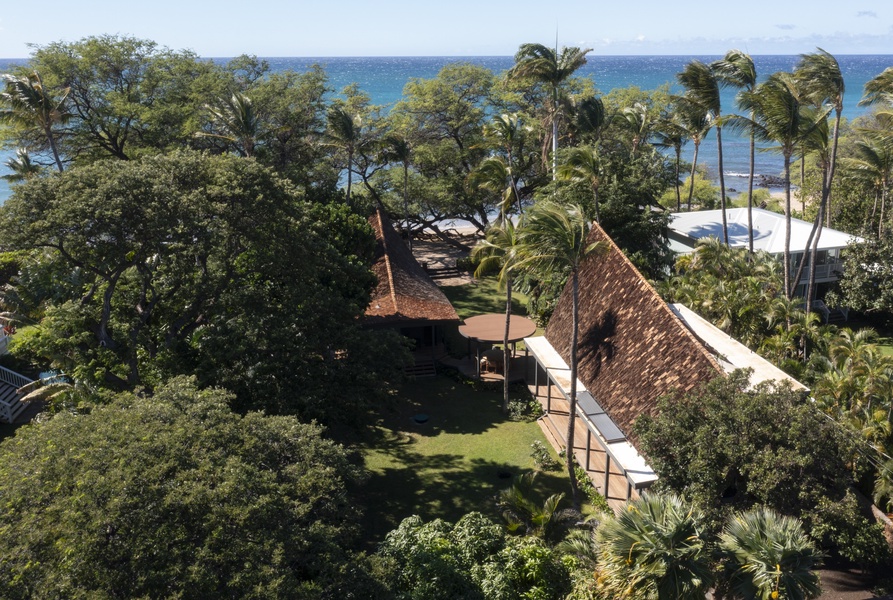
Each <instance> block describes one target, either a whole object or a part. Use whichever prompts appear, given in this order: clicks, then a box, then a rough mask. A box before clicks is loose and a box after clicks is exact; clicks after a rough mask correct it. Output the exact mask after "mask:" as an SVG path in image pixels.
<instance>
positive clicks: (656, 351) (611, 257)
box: [546, 225, 722, 437]
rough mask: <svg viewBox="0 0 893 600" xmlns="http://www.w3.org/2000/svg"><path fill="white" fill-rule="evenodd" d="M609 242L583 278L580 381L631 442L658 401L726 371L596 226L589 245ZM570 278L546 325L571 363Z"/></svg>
mask: <svg viewBox="0 0 893 600" xmlns="http://www.w3.org/2000/svg"><path fill="white" fill-rule="evenodd" d="M599 240H604V241H607V242H609V244H610V246H611V250H610V252H608V254H607V255H605V256H601V257H598V258H594V259H591V260H589V261H587V262H585V263H584V264H583V267H582V268H581V270H580V274H579V284H580V287H579V293H580V295H579V300H580V305H579V306H580V312H579V318H580V326H579V347H578V348H579V349H578V352H577V355H578V360H579V363H578V364H579V368H578V378H579V380H580V381H581V382H582V383H583V384H584V385H585V386H586V389H587V390H588V391H589V392H590V393H591V394H592V396H593V397H594V398H595V399H596V401H597V402H598V403H599V404H600V405H601V406H602V407H603V408H604V409H605V411H606V412H607V413H608V415H609V416H610V417H611V419H612V420H613V421H614V422H615V423H616V424H617V426H618V427H620V429H621V430H622V431H623V433H624V434H626V436H627V437H631V436H630V434H631V432H632V426H633V423H634V422H635V420H636V418H637V417H638V416H639V415H641V414H643V413H644V414H652V415H653V414H656V413H657V399H658V398H659V397H660V396H662V395H664V394H666V393H667V392H669V391H670V390H672V389H679V390H683V391H688V390H691V389H692V388H694V387H695V386H697V385H698V384H699V383H700V382H702V381H705V380H708V379H711V378H713V377H715V376H716V375H718V374H719V373H721V372H722V371H721V368H720V366H719V364H718V363H717V362H716V361H715V360H714V359H713V357H712V356H711V355H710V353H709V352H708V351H707V350H706V349H705V348H704V346H703V345H702V344H701V343H700V342H699V341H698V340H697V338H695V337H694V336H693V335H692V333H691V332H690V331H689V330H688V328H686V327H685V325H683V323H682V322H681V321H680V320H679V319H678V318H677V317H676V315H674V314H673V312H672V311H671V310H670V308H669V306H668V305H667V303H666V302H664V301H663V300H662V299H661V298H660V296H659V295H658V294H657V292H656V291H655V290H654V288H652V287H651V285H650V284H649V283H648V282H647V281H646V280H645V278H644V277H642V275H641V274H640V273H639V271H638V270H637V269H636V268H635V267H634V266H633V264H632V263H631V262H630V261H629V260H628V259H627V258H626V257H625V256H624V255H623V253H622V252H621V251H620V249H619V248H618V247H617V246H616V245H615V244H614V242H613V241H612V240H611V238H610V237H608V235H607V234H606V233H605V232H604V230H602V228H601V227H599V226H598V225H593V227H592V232H591V233H590V236H589V242H595V241H599ZM572 301H573V299H572V290H571V285H570V281H568V284H567V286H565V288H564V292H563V293H562V295H561V298H560V300H559V302H558V305H557V306H556V308H555V313H554V314H553V316H552V319H551V320H550V321H549V325H548V327H547V328H546V339H547V340H548V341H549V343H551V344H552V346H553V347H554V348H555V350H556V351H557V352H558V353H559V354H560V355H561V357H562V358H563V359H564V360H565V361H566V362H567V363H568V364H570V340H571V327H572V318H571V308H572Z"/></svg>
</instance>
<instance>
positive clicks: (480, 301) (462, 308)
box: [440, 277, 527, 319]
mask: <svg viewBox="0 0 893 600" xmlns="http://www.w3.org/2000/svg"><path fill="white" fill-rule="evenodd" d="M440 289H441V291H443V293H444V294H446V297H447V298H448V299H449V301H450V302H451V303H452V305H453V307H454V308H455V309H456V312H457V313H458V314H459V318H460V319H467V318H468V317H473V316H475V315H482V314H485V313H504V312H505V292H504V291H500V290H499V286H498V285H497V283H496V278H495V277H482V278H480V279H475V280H474V281H473V282H472V283H470V284H466V285H449V286H443V287H441V288H440ZM512 313H514V314H516V315H524V316H526V315H527V296H525V295H524V294H522V293H521V292H512Z"/></svg>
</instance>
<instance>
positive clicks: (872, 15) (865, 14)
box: [856, 10, 877, 19]
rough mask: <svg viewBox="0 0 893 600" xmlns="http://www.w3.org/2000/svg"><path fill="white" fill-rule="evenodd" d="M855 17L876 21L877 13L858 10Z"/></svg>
mask: <svg viewBox="0 0 893 600" xmlns="http://www.w3.org/2000/svg"><path fill="white" fill-rule="evenodd" d="M856 16H857V17H869V18H871V19H877V13H876V12H874V11H873V10H860V11H859V12H857V13H856Z"/></svg>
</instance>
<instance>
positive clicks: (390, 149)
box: [384, 134, 412, 251]
mask: <svg viewBox="0 0 893 600" xmlns="http://www.w3.org/2000/svg"><path fill="white" fill-rule="evenodd" d="M411 155H412V146H411V145H410V143H409V140H407V139H406V138H405V137H403V136H402V135H397V134H394V135H390V136H388V137H387V138H386V139H385V143H384V157H385V160H386V161H389V162H390V161H396V162H399V163H400V164H401V165H403V231H405V232H407V241H408V242H409V250H410V251H412V236H411V235H409V164H410V157H411Z"/></svg>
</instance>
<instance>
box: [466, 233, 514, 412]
mask: <svg viewBox="0 0 893 600" xmlns="http://www.w3.org/2000/svg"><path fill="white" fill-rule="evenodd" d="M518 246H519V244H518V230H517V229H516V228H515V225H514V223H512V221H511V219H507V218H503V219H500V220H499V221H497V222H496V223H493V224H491V225H490V227H489V228H488V229H487V234H486V236H485V237H484V239H483V240H481V242H480V243H478V244H477V245H476V246H475V247H474V248H473V249H472V251H471V255H472V258H474V259H475V260H477V261H479V262H478V267H477V269H475V271H474V276H475V277H481V276H482V275H485V274H487V273H492V272H494V271H498V273H499V279H498V283H499V287H500V288H505V332H504V334H503V337H502V348H503V353H504V354H503V361H502V364H503V365H504V366H503V378H502V380H503V384H502V411H503V412H506V413H507V412H508V410H509V380H510V376H509V373H510V367H511V356H510V351H509V325H510V324H511V319H512V269H513V268H514V266H515V262H516V261H517V258H518Z"/></svg>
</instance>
